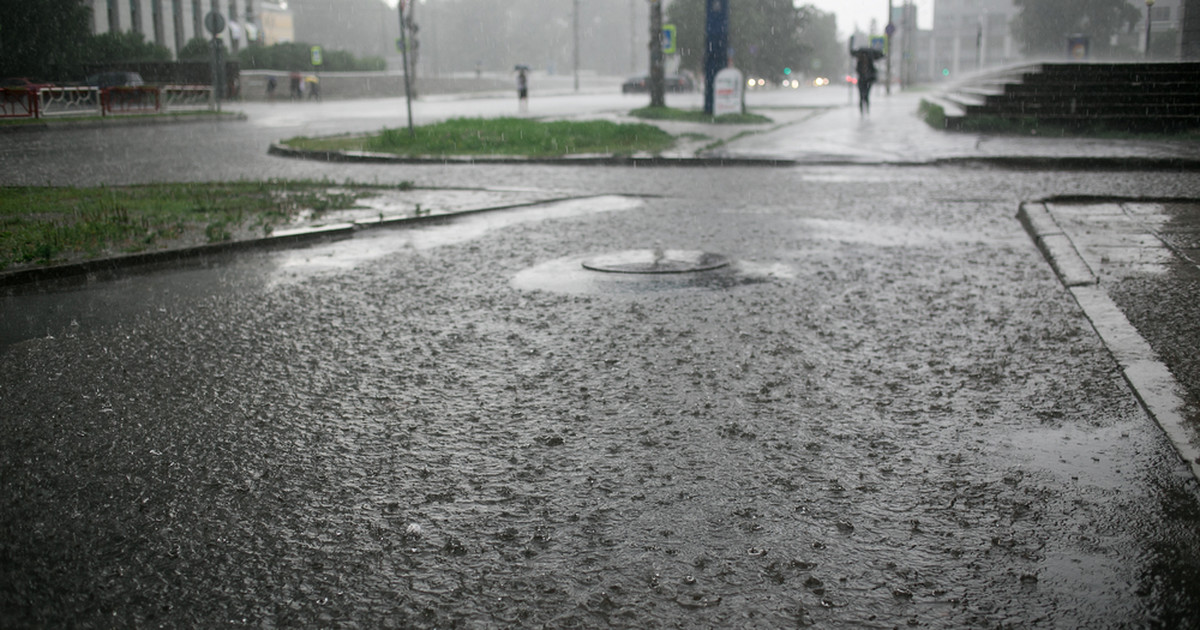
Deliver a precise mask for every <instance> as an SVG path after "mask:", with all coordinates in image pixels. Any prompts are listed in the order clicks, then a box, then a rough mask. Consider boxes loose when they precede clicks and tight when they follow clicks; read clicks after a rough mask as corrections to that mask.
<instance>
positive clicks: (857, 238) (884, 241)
mask: <svg viewBox="0 0 1200 630" xmlns="http://www.w3.org/2000/svg"><path fill="white" fill-rule="evenodd" d="M800 224H801V225H802V226H803V228H802V229H804V230H805V232H806V233H807V235H808V236H810V237H812V238H816V239H822V240H829V241H837V242H840V243H860V244H863V245H873V246H875V247H914V246H921V245H936V244H939V243H984V242H988V239H984V238H981V237H980V236H979V235H978V234H973V233H969V232H950V231H945V230H935V229H930V228H927V227H917V228H914V227H909V226H902V225H884V224H878V223H861V222H857V221H841V220H838V219H816V218H806V219H800Z"/></svg>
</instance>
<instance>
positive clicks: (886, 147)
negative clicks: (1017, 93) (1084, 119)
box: [714, 92, 1200, 164]
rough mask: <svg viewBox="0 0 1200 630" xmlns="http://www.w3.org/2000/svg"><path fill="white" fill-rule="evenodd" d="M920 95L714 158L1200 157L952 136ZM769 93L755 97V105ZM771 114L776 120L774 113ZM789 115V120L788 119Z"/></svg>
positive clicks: (792, 127) (1071, 142)
mask: <svg viewBox="0 0 1200 630" xmlns="http://www.w3.org/2000/svg"><path fill="white" fill-rule="evenodd" d="M922 96H923V94H922V93H920V92H916V93H913V92H903V93H901V92H894V93H893V94H892V95H891V96H883V95H876V97H875V100H874V102H873V103H872V109H871V114H870V116H866V117H863V116H859V114H858V109H857V107H838V108H834V109H829V110H825V111H821V112H817V113H816V114H815V115H813V116H805V117H795V116H794V115H793V116H791V117H784V118H782V120H783V121H784V122H785V124H784V125H783V126H781V127H779V128H777V129H775V130H772V131H769V132H766V133H762V134H754V135H749V136H744V137H742V138H739V139H737V140H734V141H732V142H730V143H728V144H727V145H725V146H723V147H721V148H720V149H718V150H716V151H714V154H716V155H720V156H724V157H729V158H758V159H772V158H773V159H781V160H793V161H797V162H801V163H821V162H841V163H846V162H848V163H862V164H875V163H895V164H912V163H927V162H936V161H939V160H956V159H957V160H961V159H996V158H1027V159H1028V158H1039V159H1040V158H1056V159H1064V158H1086V159H1097V158H1107V159H1128V158H1140V159H1146V158H1151V159H1170V158H1174V159H1189V160H1197V159H1200V142H1196V141H1190V142H1188V141H1169V140H1114V139H1108V138H1043V137H1021V136H989V135H983V134H973V133H947V132H943V131H938V130H936V129H933V128H931V127H930V126H929V125H927V124H925V123H924V121H922V120H921V119H920V118H918V116H917V108H918V107H919V105H920V101H921V97H922ZM757 99H761V100H762V101H764V102H765V103H766V104H768V105H769V104H771V103H772V99H771V97H770V96H769V95H768V96H762V97H759V96H757V95H752V97H750V98H748V102H749V103H750V107H751V108H753V106H754V101H755V100H757ZM768 114H769V115H771V116H773V117H777V116H776V113H775V112H768ZM789 118H790V121H789Z"/></svg>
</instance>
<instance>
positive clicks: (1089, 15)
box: [1012, 0, 1142, 56]
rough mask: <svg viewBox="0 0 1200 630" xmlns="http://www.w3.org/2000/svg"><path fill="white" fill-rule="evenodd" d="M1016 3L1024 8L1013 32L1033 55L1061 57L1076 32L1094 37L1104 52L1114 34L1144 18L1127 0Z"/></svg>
mask: <svg viewBox="0 0 1200 630" xmlns="http://www.w3.org/2000/svg"><path fill="white" fill-rule="evenodd" d="M1013 4H1015V5H1016V6H1017V7H1019V8H1020V12H1019V13H1018V14H1017V16H1016V18H1015V19H1014V20H1013V26H1012V29H1013V35H1014V36H1015V37H1016V38H1017V39H1018V40H1019V41H1020V42H1021V44H1022V46H1023V48H1024V51H1025V54H1027V55H1030V56H1043V55H1054V56H1061V55H1062V53H1063V51H1064V50H1065V49H1066V45H1067V44H1066V42H1067V40H1066V38H1067V36H1068V35H1071V34H1074V33H1082V34H1084V35H1088V36H1090V37H1091V44H1092V49H1093V50H1094V51H1096V52H1097V53H1099V54H1101V55H1103V54H1104V53H1106V52H1108V47H1109V43H1108V42H1109V41H1110V40H1111V39H1112V36H1113V35H1116V34H1117V33H1120V32H1121V31H1123V30H1129V29H1131V28H1133V27H1134V26H1135V25H1136V24H1137V23H1138V22H1140V21H1141V19H1142V17H1141V12H1140V11H1138V9H1137V8H1135V7H1134V6H1133V5H1131V4H1130V3H1129V2H1128V1H1127V0H1013Z"/></svg>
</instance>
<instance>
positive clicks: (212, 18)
mask: <svg viewBox="0 0 1200 630" xmlns="http://www.w3.org/2000/svg"><path fill="white" fill-rule="evenodd" d="M204 28H206V29H208V32H209V33H212V34H213V35H216V34H217V33H220V32H221V31H223V30H225V16H223V15H221V14H220V13H217V12H216V11H209V12H208V15H206V16H204Z"/></svg>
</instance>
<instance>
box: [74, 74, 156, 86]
mask: <svg viewBox="0 0 1200 630" xmlns="http://www.w3.org/2000/svg"><path fill="white" fill-rule="evenodd" d="M86 83H87V85H90V86H93V87H98V88H100V89H104V88H110V87H141V86H143V85H145V84H146V82H145V81H143V80H142V75H140V74H138V73H136V72H101V73H99V74H93V75H91V76H89V77H88V78H87V82H86Z"/></svg>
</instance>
